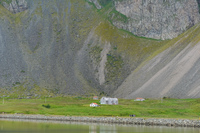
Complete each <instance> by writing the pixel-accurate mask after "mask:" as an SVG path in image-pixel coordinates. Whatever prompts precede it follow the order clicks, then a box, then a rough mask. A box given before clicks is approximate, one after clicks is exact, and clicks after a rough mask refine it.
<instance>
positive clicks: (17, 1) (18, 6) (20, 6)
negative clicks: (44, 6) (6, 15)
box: [3, 0, 28, 13]
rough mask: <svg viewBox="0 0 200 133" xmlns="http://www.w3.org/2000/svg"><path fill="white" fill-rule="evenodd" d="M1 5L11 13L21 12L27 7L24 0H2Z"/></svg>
mask: <svg viewBox="0 0 200 133" xmlns="http://www.w3.org/2000/svg"><path fill="white" fill-rule="evenodd" d="M3 6H4V7H5V8H6V9H8V10H9V11H11V12H12V13H18V12H23V11H25V10H27V9H28V4H27V1H26V0H12V2H10V3H7V2H3Z"/></svg>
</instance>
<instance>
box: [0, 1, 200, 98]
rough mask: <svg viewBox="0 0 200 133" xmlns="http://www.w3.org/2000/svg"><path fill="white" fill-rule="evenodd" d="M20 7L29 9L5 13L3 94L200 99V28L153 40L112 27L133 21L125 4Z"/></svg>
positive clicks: (0, 10) (1, 19)
mask: <svg viewBox="0 0 200 133" xmlns="http://www.w3.org/2000/svg"><path fill="white" fill-rule="evenodd" d="M10 2H11V3H12V4H13V2H15V1H14V0H13V1H10ZM16 2H18V5H21V4H22V5H26V6H25V7H28V10H26V11H25V12H21V13H16V12H15V13H13V14H12V13H10V11H11V12H12V10H10V9H9V8H7V9H6V8H4V7H2V6H0V66H1V67H0V88H1V89H0V92H1V93H0V94H2V95H16V96H17V97H25V96H26V95H31V96H38V95H40V94H44V95H50V94H51V95H53V94H60V95H93V94H95V95H97V94H100V93H101V94H108V95H111V96H117V97H122V98H134V97H138V96H144V97H161V96H162V97H164V96H167V97H178V98H186V97H195V98H196V97H200V94H199V89H198V86H200V84H199V83H200V82H199V77H198V75H199V58H200V56H199V54H198V50H199V43H198V42H199V39H198V38H199V33H200V30H199V26H198V25H197V26H196V27H192V28H191V29H190V30H188V31H186V32H185V33H184V34H182V35H180V36H179V37H177V38H175V39H173V40H166V41H161V40H153V39H147V38H141V37H136V36H134V35H132V34H130V33H129V32H126V31H123V30H119V29H118V28H116V27H115V26H113V25H112V24H111V23H113V24H116V23H115V22H120V23H121V22H123V24H125V23H126V24H127V25H125V26H130V25H129V24H131V23H132V22H133V21H130V18H129V17H131V16H128V14H126V13H125V12H122V11H120V10H119V9H122V8H118V7H120V5H121V4H124V3H123V2H125V1H120V2H116V3H115V6H116V9H115V8H114V7H113V6H114V5H112V3H110V1H106V0H88V2H86V1H83V0H79V1H74V0H56V1H55V0H48V1H46V0H34V1H33V0H26V1H21V2H22V3H21V4H20V3H19V2H20V0H18V1H16ZM92 2H94V3H95V4H92ZM126 2H127V3H129V4H131V3H130V2H131V1H126ZM126 2H125V4H126ZM183 2H185V3H187V2H186V1H180V4H182V6H183ZM11 3H10V4H11ZM147 3H148V1H147ZM158 3H160V2H158ZM175 3H177V2H175ZM192 3H193V2H191V3H190V4H192ZM7 4H8V5H9V3H7ZM188 4H189V3H188ZM193 4H194V3H193ZM160 6H161V4H160ZM196 6H197V5H196ZM5 7H6V6H5ZM98 7H101V8H99V9H96V8H98ZM152 7H153V6H152ZM165 8H166V7H165ZM116 10H118V11H119V12H118V11H116ZM188 10H189V9H188ZM194 10H196V8H194ZM123 11H124V10H123ZM120 12H122V13H124V14H126V15H127V16H128V17H127V16H125V15H123V14H122V13H120ZM127 12H128V10H127ZM155 14H156V13H155ZM188 14H189V12H188ZM188 14H183V15H185V16H183V18H187V15H188ZM191 14H192V13H191ZM115 15H117V16H115ZM169 18H170V17H169ZM191 18H194V19H197V20H198V15H197V18H195V17H191ZM166 19H167V18H166ZM108 20H109V21H108ZM170 20H171V19H170ZM177 20H178V19H177ZM186 20H187V19H186ZM191 20H192V19H191ZM197 20H195V21H194V23H192V24H195V23H196V21H197ZM145 21H147V20H146V19H145ZM110 22H111V23H110ZM130 22H131V23H130ZM153 22H154V21H153ZM169 22H171V21H169ZM181 22H182V21H181ZM188 22H189V21H188ZM149 23H152V22H149ZM186 23H187V21H186V22H185V24H186ZM136 24H138V23H136ZM170 24H171V23H169V27H170ZM181 24H182V23H181ZM181 24H180V26H182V25H181ZM120 25H121V24H120ZM116 26H117V25H116ZM133 26H134V25H133ZM150 27H152V26H150ZM141 32H143V31H142V30H141ZM170 32H171V31H170ZM190 59H191V60H190ZM185 81H187V82H185ZM161 83H162V84H161ZM146 92H148V93H146ZM151 92H152V93H151ZM157 92H159V94H158V93H157ZM179 92H181V93H179ZM175 94H176V95H175Z"/></svg>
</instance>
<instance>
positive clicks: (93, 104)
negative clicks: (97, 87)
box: [90, 103, 99, 107]
mask: <svg viewBox="0 0 200 133" xmlns="http://www.w3.org/2000/svg"><path fill="white" fill-rule="evenodd" d="M98 106H99V105H98V104H97V103H91V104H90V107H98Z"/></svg>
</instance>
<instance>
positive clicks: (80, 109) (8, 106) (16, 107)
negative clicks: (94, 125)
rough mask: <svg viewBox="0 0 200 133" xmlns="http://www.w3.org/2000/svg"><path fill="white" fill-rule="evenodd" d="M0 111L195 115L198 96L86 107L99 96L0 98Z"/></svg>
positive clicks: (165, 115) (115, 114)
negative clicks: (194, 97) (196, 97)
mask: <svg viewBox="0 0 200 133" xmlns="http://www.w3.org/2000/svg"><path fill="white" fill-rule="evenodd" d="M0 101H1V104H0V112H5V113H11V114H14V113H22V114H42V115H65V116H120V117H129V115H130V114H135V115H136V117H143V118H145V117H146V118H151V117H152V118H187V119H198V118H199V117H200V113H199V109H200V106H199V103H200V99H162V100H154V99H147V100H146V101H144V102H136V101H134V100H133V99H132V100H125V99H119V105H101V106H100V107H95V108H93V107H89V104H90V103H92V102H96V103H99V100H92V99H91V98H83V97H57V98H41V99H8V98H5V99H4V104H2V102H3V99H0Z"/></svg>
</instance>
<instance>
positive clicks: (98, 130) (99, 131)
mask: <svg viewBox="0 0 200 133" xmlns="http://www.w3.org/2000/svg"><path fill="white" fill-rule="evenodd" d="M89 133H118V132H117V128H116V126H115V125H112V126H102V125H90V126H89Z"/></svg>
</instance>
